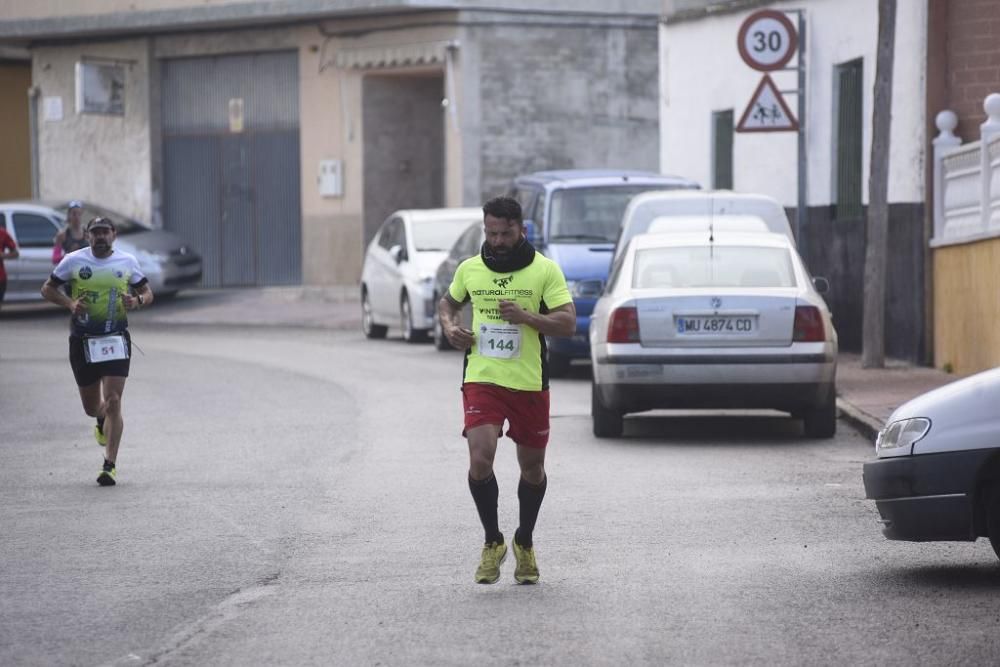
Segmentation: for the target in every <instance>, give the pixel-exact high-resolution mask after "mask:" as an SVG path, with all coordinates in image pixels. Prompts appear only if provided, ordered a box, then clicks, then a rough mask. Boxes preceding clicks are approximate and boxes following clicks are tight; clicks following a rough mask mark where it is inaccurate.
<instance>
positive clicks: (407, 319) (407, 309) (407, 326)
mask: <svg viewBox="0 0 1000 667" xmlns="http://www.w3.org/2000/svg"><path fill="white" fill-rule="evenodd" d="M399 326H400V328H401V329H402V330H403V340H405V341H406V342H407V343H420V342H423V341H424V340H426V339H427V330H426V329H414V328H413V308H412V307H411V306H410V296H409V295H408V294H404V295H403V300H402V301H400V303H399Z"/></svg>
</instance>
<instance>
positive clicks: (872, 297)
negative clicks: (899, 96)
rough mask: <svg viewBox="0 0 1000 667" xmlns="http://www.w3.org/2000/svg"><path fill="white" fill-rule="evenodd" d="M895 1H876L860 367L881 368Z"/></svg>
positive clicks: (883, 336) (883, 363) (882, 365)
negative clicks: (873, 89) (876, 20)
mask: <svg viewBox="0 0 1000 667" xmlns="http://www.w3.org/2000/svg"><path fill="white" fill-rule="evenodd" d="M895 41H896V0H879V3H878V51H877V53H876V56H875V58H876V60H875V91H874V92H875V101H874V110H873V111H872V152H871V162H870V167H871V175H870V176H869V179H868V221H867V222H868V224H867V226H866V235H865V240H866V244H865V293H864V313H863V320H862V341H861V365H862V366H863V367H864V368H882V367H884V366H885V279H886V266H885V264H886V254H887V252H888V247H889V130H890V129H891V127H892V62H893V52H894V47H895Z"/></svg>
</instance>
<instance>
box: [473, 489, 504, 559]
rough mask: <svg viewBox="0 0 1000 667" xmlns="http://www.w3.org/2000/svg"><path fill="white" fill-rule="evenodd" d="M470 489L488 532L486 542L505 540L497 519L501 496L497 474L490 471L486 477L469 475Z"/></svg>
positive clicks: (484, 528) (485, 530) (484, 527)
mask: <svg viewBox="0 0 1000 667" xmlns="http://www.w3.org/2000/svg"><path fill="white" fill-rule="evenodd" d="M469 490H470V491H471V492H472V499H473V500H474V501H475V502H476V511H478V512H479V520H480V521H481V522H482V524H483V531H484V532H485V533H486V539H485V541H486V544H489V543H490V542H496V543H498V544H499V543H501V542H503V533H501V532H500V525H499V523H500V522H499V519H497V499H498V498H499V497H500V487H499V486H497V478H496V476H495V475H494V474H493V473H490V476H489V477H487V478H486V479H472V475H469Z"/></svg>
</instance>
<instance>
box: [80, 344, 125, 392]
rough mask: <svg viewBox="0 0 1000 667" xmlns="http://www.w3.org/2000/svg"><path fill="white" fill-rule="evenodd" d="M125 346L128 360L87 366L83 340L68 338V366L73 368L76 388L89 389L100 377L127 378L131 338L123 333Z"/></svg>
mask: <svg viewBox="0 0 1000 667" xmlns="http://www.w3.org/2000/svg"><path fill="white" fill-rule="evenodd" d="M125 344H126V345H127V346H128V356H129V358H128V359H116V360H115V361H102V362H101V363H99V364H88V363H87V358H86V357H85V356H84V353H83V338H81V337H79V336H70V337H69V365H70V366H72V367H73V377H75V378H76V385H77V386H78V387H89V386H90V385H92V384H94V383H95V382H97V381H98V380H100V379H101V378H102V377H123V378H127V377H128V369H129V362H131V361H132V337H131V336H129V333H128V331H126V332H125Z"/></svg>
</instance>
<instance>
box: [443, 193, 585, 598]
mask: <svg viewBox="0 0 1000 667" xmlns="http://www.w3.org/2000/svg"><path fill="white" fill-rule="evenodd" d="M483 214H484V220H483V226H484V228H485V232H486V240H485V242H484V243H483V247H482V249H481V251H480V254H479V255H478V256H476V257H470V258H469V259H467V260H465V261H464V262H462V263H461V264H460V265H459V267H458V270H457V271H456V272H455V277H454V279H453V280H452V283H451V286H450V287H449V289H448V293H447V294H445V295H444V297H442V299H441V301H440V302H439V303H438V314H439V316H440V319H441V326H442V329H443V330H444V334H445V336H447V337H448V341H449V342H450V343H451V344H452V345H453V346H454V347H456V348H458V349H460V350H465V368H464V377H463V383H462V395H463V405H464V408H465V429H464V430H463V432H462V434H463V435H464V436H465V437H466V439H467V440H468V443H469V489H470V490H471V491H472V498H473V500H474V501H475V503H476V509H477V510H478V512H479V519H480V521H481V522H482V524H483V529H484V531H485V533H486V540H485V546H484V547H483V551H482V554H481V557H480V563H479V568H478V569H477V570H476V576H475V580H476V581H477V582H478V583H482V584H492V583H494V582H496V581H497V580H498V579H499V578H500V564H501V563H503V561H504V559H505V558H506V556H507V545H506V544H505V542H504V536H503V533H502V532H500V528H499V521H498V519H497V498H498V496H499V488H498V486H497V480H496V477H495V476H494V475H493V459H494V457H495V456H496V450H497V441H498V439H499V437H500V435H501V434H502V432H503V425H504V422H505V421H506V422H507V425H508V427H507V436H508V437H509V438H511V439H512V440H513V441H514V442H515V443H516V444H517V460H518V463H519V464H520V467H521V479H520V482H519V484H518V487H517V497H518V501H519V503H520V525H519V526H518V529H517V531H515V533H514V539H513V543H512V544H513V550H514V557H515V559H516V560H517V565H516V567H515V569H514V579H515V580H516V581H517V582H518V583H522V584H529V583H530V584H533V583H535V582H537V581H538V565H537V561H536V559H535V550H534V543H533V540H532V532H533V531H534V528H535V521H536V520H537V518H538V510H539V508H540V507H541V505H542V499H543V498H544V497H545V489H546V487H547V483H548V479H547V477H546V475H545V447H546V445H547V444H548V441H549V385H548V364H547V360H546V348H545V336H571V335H573V332H574V331H575V330H576V308H575V306H574V305H573V299H572V297H571V296H570V294H569V290H568V289H567V287H566V278H565V277H564V276H563V273H562V271H561V270H560V269H559V266H558V265H556V263H555V262H553V261H551V260H550V259H548V258H546V257H543V256H542V255H541V253H537V252H535V249H534V247H532V245H531V243H529V242H528V240H527V239H526V238H525V235H524V223H523V222H522V219H521V206H520V205H519V204H518V203H517V200H515V199H512V198H510V197H495V198H494V199H491V200H489V201H488V202H486V205H485V206H483ZM467 301H469V302H471V304H472V331H470V330H468V329H464V328H462V326H461V324H460V320H459V313H460V312H461V309H462V306H463V305H464V304H465V302H467Z"/></svg>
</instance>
